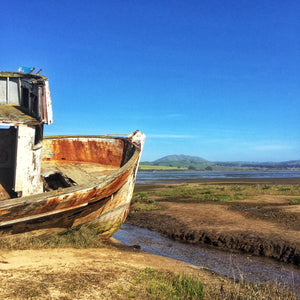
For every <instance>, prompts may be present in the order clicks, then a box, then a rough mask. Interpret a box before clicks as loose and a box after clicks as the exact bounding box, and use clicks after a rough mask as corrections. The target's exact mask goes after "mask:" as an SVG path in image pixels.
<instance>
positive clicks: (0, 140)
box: [0, 126, 17, 200]
mask: <svg viewBox="0 0 300 300" xmlns="http://www.w3.org/2000/svg"><path fill="white" fill-rule="evenodd" d="M16 134H17V129H16V128H15V127H13V126H12V127H8V128H3V127H0V200H3V199H8V198H9V197H10V196H12V195H11V193H12V187H13V184H14V169H15V153H16Z"/></svg>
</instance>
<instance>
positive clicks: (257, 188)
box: [134, 183, 300, 210]
mask: <svg viewBox="0 0 300 300" xmlns="http://www.w3.org/2000/svg"><path fill="white" fill-rule="evenodd" d="M137 190H138V191H137V192H136V193H135V195H134V199H135V202H140V203H142V202H143V203H145V204H147V203H149V202H152V201H157V202H158V203H159V201H172V202H193V203H198V202H199V203H200V202H205V201H217V202H228V201H241V200H246V199H248V198H250V197H252V196H259V195H284V196H299V195H300V185H276V184H269V185H266V184H245V183H244V184H181V185H167V186H160V185H153V186H139V187H138V188H137ZM145 200H147V201H145ZM287 203H292V204H298V203H299V199H290V200H288V199H287ZM146 207H147V208H146ZM144 208H145V209H147V210H150V209H152V208H151V207H148V206H147V205H146V206H145V207H144ZM153 209H158V206H155V207H154V206H153Z"/></svg>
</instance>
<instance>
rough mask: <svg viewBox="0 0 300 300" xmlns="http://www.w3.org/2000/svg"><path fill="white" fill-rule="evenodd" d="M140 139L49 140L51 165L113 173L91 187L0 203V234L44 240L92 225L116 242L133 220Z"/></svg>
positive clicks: (95, 179)
mask: <svg viewBox="0 0 300 300" xmlns="http://www.w3.org/2000/svg"><path fill="white" fill-rule="evenodd" d="M137 135H139V139H137V136H136V135H135V141H134V142H133V141H132V140H133V139H132V138H112V137H106V136H98V137H97V136H93V137H87V136H84V137H79V136H77V137H74V136H72V137H52V138H46V139H45V140H44V148H43V161H45V162H47V164H48V163H50V164H51V163H55V166H59V165H60V164H75V165H77V164H79V163H80V162H85V163H86V162H89V163H93V164H101V166H102V167H103V166H104V167H103V168H104V169H105V166H106V167H107V169H109V168H111V167H113V169H111V170H113V171H111V172H110V173H109V174H106V173H105V172H104V174H106V175H105V176H104V175H103V176H98V177H92V180H91V182H89V183H87V184H82V185H74V186H71V187H67V188H63V189H59V190H55V191H50V192H45V193H41V194H36V195H33V196H27V197H21V198H14V199H9V200H3V201H0V232H2V233H4V234H17V233H23V232H32V233H33V234H45V233H47V232H52V231H62V230H65V229H66V228H71V227H78V226H81V225H83V224H90V226H93V227H95V228H96V229H97V230H98V232H99V234H100V235H101V236H102V237H105V238H106V237H109V236H111V235H112V234H113V233H114V232H115V231H116V230H117V229H118V228H119V226H120V225H121V224H122V223H123V222H124V220H125V218H126V216H127V214H128V210H129V205H130V200H131V196H132V192H133V188H134V182H135V177H136V170H137V167H138V163H139V159H140V155H141V148H142V145H143V142H144V135H143V134H141V133H140V132H137ZM79 166H80V164H79ZM75 175H76V174H75ZM75 177H76V176H75ZM74 182H75V183H76V178H75V180H74Z"/></svg>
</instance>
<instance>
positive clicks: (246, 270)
mask: <svg viewBox="0 0 300 300" xmlns="http://www.w3.org/2000/svg"><path fill="white" fill-rule="evenodd" d="M113 237H114V238H115V239H117V240H118V241H120V242H121V243H123V244H125V245H128V246H133V245H139V246H140V247H141V250H143V251H146V252H150V253H153V254H157V255H161V256H165V257H170V258H173V259H176V260H181V261H184V262H187V263H190V264H193V265H196V266H199V267H202V268H204V269H209V270H211V271H214V272H216V273H218V274H220V275H223V276H228V277H231V278H235V279H240V280H241V279H242V280H244V281H246V282H252V283H256V284H261V283H263V282H267V281H268V282H272V283H275V284H279V285H284V286H287V287H288V288H289V289H290V290H292V291H294V292H295V293H296V295H297V296H298V297H300V269H299V267H296V266H293V265H288V264H285V263H281V262H277V261H275V260H272V259H268V258H263V257H255V256H251V255H246V254H238V253H230V252H225V251H221V250H217V249H214V248H210V247H205V246H201V245H194V244H187V243H180V242H177V241H173V240H170V239H168V238H166V237H164V236H161V235H160V234H158V233H155V232H152V231H150V230H147V229H144V228H140V227H137V226H133V225H129V224H123V226H122V227H121V228H120V229H119V230H118V231H117V232H116V233H115V235H114V236H113Z"/></svg>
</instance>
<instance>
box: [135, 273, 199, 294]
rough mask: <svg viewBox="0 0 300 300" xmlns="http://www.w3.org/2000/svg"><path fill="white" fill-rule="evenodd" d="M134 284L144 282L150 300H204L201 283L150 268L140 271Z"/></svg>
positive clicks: (190, 278) (184, 276) (183, 276)
mask: <svg viewBox="0 0 300 300" xmlns="http://www.w3.org/2000/svg"><path fill="white" fill-rule="evenodd" d="M135 280H136V282H138V283H141V282H144V283H145V284H146V286H145V287H146V291H147V294H148V297H149V296H150V297H149V298H150V299H204V295H205V294H204V285H203V283H202V282H201V281H199V280H197V279H194V278H192V277H188V276H186V275H182V274H181V275H176V274H174V273H168V272H159V271H156V270H154V269H152V268H146V269H145V270H142V271H141V272H140V273H139V274H138V276H137V277H136V279H135Z"/></svg>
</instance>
